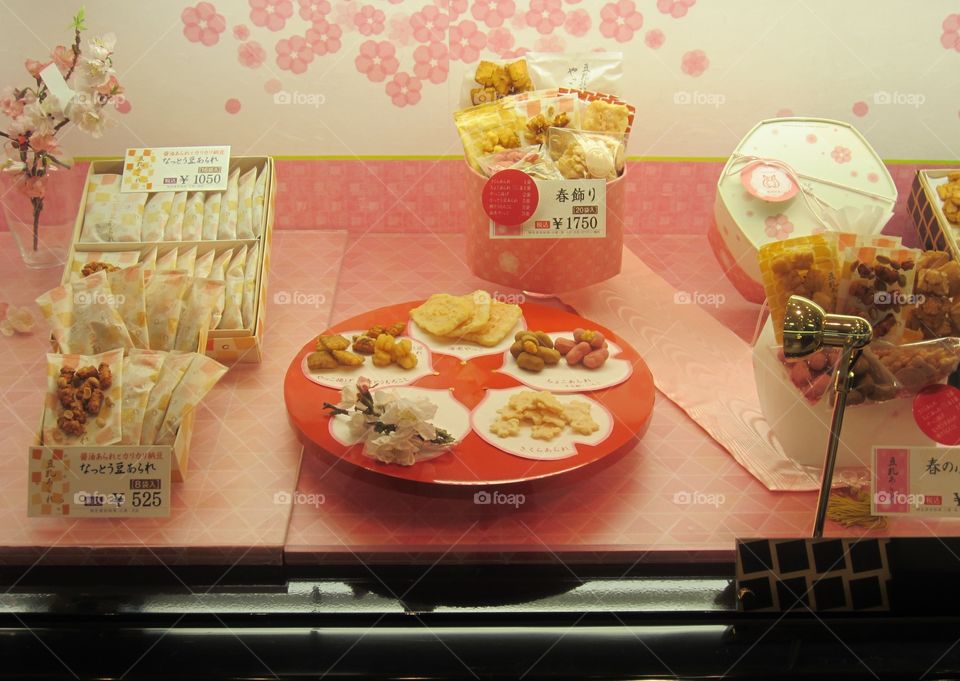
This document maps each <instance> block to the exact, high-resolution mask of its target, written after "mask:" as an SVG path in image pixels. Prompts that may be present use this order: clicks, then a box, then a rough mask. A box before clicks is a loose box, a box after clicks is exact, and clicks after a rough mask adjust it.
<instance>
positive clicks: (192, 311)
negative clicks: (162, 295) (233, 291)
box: [173, 278, 226, 352]
mask: <svg viewBox="0 0 960 681" xmlns="http://www.w3.org/2000/svg"><path fill="white" fill-rule="evenodd" d="M225 288H226V284H224V283H223V282H222V281H214V280H213V279H196V278H194V279H192V280H191V282H190V284H189V285H188V287H187V291H186V296H185V299H184V304H183V314H182V315H181V316H180V323H179V324H178V325H177V338H176V340H175V341H174V344H173V349H174V350H180V351H182V352H198V351H200V352H202V351H203V348H200V336H201V334H202V332H203V331H206V330H207V329H209V328H210V318H211V316H212V315H213V309H214V307H215V306H216V304H217V302H218V301H219V300H220V299H221V297H222V296H223V291H224V289H225Z"/></svg>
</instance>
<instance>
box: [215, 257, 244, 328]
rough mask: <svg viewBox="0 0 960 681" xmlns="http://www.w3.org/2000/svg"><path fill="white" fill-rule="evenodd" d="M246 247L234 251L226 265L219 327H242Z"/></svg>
mask: <svg viewBox="0 0 960 681" xmlns="http://www.w3.org/2000/svg"><path fill="white" fill-rule="evenodd" d="M246 266H247V247H246V246H241V247H240V248H238V249H237V250H236V252H235V255H234V256H233V260H231V261H230V265H229V266H228V267H227V272H226V277H225V281H226V284H227V289H226V291H225V292H224V304H223V317H222V318H221V319H220V325H219V326H218V327H217V328H219V329H242V328H243V313H242V309H241V308H242V305H243V279H244V277H245V276H246Z"/></svg>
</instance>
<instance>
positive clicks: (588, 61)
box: [524, 52, 623, 95]
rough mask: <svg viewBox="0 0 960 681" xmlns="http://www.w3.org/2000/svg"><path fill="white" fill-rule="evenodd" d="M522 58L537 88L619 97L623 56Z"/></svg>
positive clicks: (591, 54) (558, 54) (580, 54)
mask: <svg viewBox="0 0 960 681" xmlns="http://www.w3.org/2000/svg"><path fill="white" fill-rule="evenodd" d="M524 57H525V58H526V60H527V68H528V69H529V70H530V76H531V77H532V78H533V80H534V81H535V82H536V84H537V87H541V88H550V87H566V88H571V89H573V90H594V91H597V92H606V93H608V94H611V95H617V94H619V89H620V81H621V80H622V79H623V52H574V53H566V54H565V53H563V52H527V53H526V54H525V55H524Z"/></svg>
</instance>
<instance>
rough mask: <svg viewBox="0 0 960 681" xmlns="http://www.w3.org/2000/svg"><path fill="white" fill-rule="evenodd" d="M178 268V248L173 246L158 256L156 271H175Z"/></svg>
mask: <svg viewBox="0 0 960 681" xmlns="http://www.w3.org/2000/svg"><path fill="white" fill-rule="evenodd" d="M176 269H177V249H176V248H171V249H170V250H169V251H167V252H166V253H164V254H163V255H158V256H157V264H156V268H155V270H154V271H156V272H173V271H174V270H176Z"/></svg>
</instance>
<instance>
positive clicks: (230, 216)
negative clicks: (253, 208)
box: [217, 168, 240, 239]
mask: <svg viewBox="0 0 960 681" xmlns="http://www.w3.org/2000/svg"><path fill="white" fill-rule="evenodd" d="M239 204H240V169H239V168H238V169H236V170H234V171H233V172H232V173H230V178H229V179H228V180H227V191H226V192H224V194H223V200H222V201H221V203H220V222H218V223H217V238H218V239H236V238H237V220H238V219H239V216H240V213H239V208H240V205H239Z"/></svg>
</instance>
